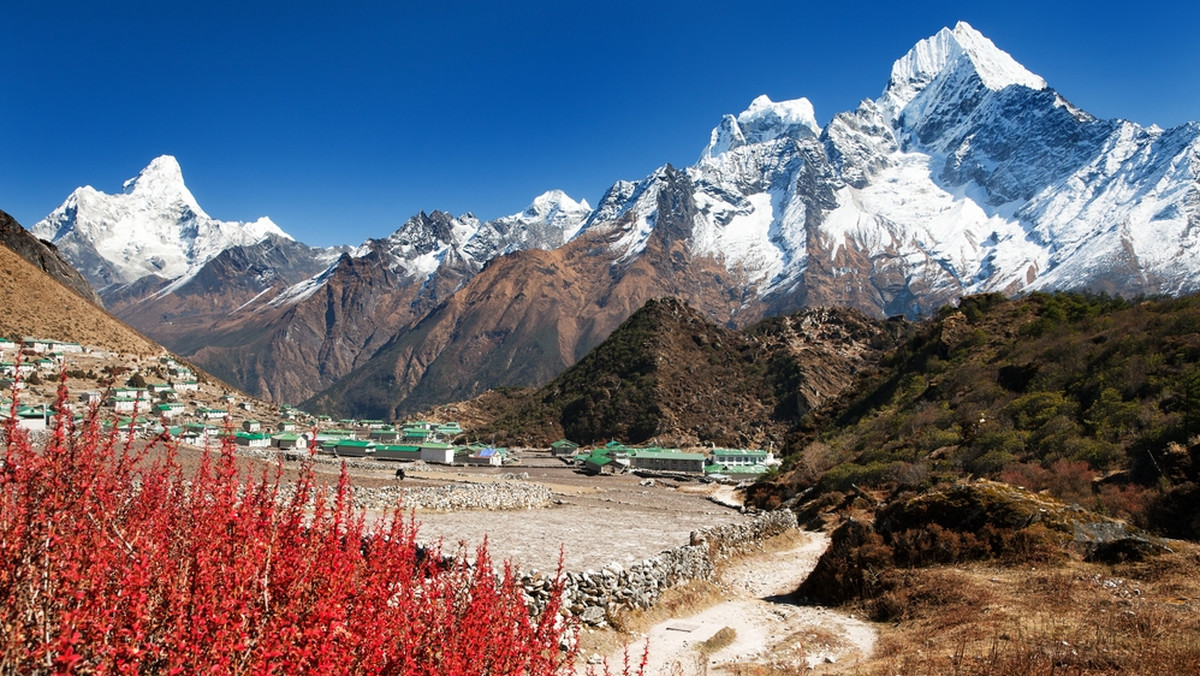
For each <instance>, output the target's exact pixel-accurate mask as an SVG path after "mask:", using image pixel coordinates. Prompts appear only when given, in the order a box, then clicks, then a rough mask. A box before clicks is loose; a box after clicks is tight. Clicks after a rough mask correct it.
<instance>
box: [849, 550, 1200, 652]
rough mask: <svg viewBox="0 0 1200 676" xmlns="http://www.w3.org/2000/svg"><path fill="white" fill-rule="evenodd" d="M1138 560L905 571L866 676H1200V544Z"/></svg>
mask: <svg viewBox="0 0 1200 676" xmlns="http://www.w3.org/2000/svg"><path fill="white" fill-rule="evenodd" d="M1178 549H1179V550H1180V551H1178V552H1177V553H1173V554H1167V555H1164V556H1162V557H1159V558H1157V559H1154V560H1151V561H1148V562H1144V563H1137V564H1123V565H1118V566H1106V565H1100V564H1090V563H1083V562H1079V561H1069V562H1065V563H1061V564H1057V565H1054V566H1052V567H1048V568H1045V567H1030V566H1018V567H1009V568H997V567H995V566H989V565H984V564H978V565H972V566H967V567H934V568H929V569H924V570H909V571H903V574H904V575H905V580H904V584H903V585H902V586H901V587H900V589H902V590H903V593H901V594H895V595H892V597H891V598H888V599H887V600H886V601H885V600H884V599H882V598H881V599H878V600H876V602H886V603H889V604H893V605H894V606H896V607H894V608H891V609H890V610H892V611H893V616H894V617H897V618H898V621H897V622H895V623H894V624H893V625H891V626H888V627H885V628H883V629H882V631H881V636H880V641H879V643H878V644H877V647H876V651H875V655H874V656H873V658H872V659H871V660H870V661H868V662H866V663H863V664H860V665H858V666H857V667H856V671H857V672H859V673H866V674H930V673H947V674H1050V673H1056V674H1057V673H1067V674H1108V673H1137V674H1183V673H1200V612H1198V611H1200V548H1197V547H1196V546H1194V545H1188V544H1179V545H1178Z"/></svg>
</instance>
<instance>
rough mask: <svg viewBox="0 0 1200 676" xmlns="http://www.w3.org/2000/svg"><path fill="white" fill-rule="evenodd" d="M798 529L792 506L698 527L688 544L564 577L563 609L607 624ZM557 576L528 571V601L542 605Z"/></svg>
mask: <svg viewBox="0 0 1200 676" xmlns="http://www.w3.org/2000/svg"><path fill="white" fill-rule="evenodd" d="M793 528H796V514H795V512H793V511H791V510H790V509H784V510H779V511H774V512H767V513H765V514H760V515H758V516H757V517H755V518H753V519H751V520H750V521H747V522H742V523H733V524H727V525H724V526H715V527H713V528H704V529H701V530H697V531H693V532H692V534H691V537H690V538H689V540H690V541H689V543H688V544H686V545H682V546H679V547H676V548H674V549H668V550H666V551H664V552H662V553H661V554H659V555H658V556H654V557H651V558H648V559H645V560H643V561H640V562H638V563H635V564H633V565H631V566H629V567H624V566H621V565H619V564H616V563H610V564H608V565H607V566H605V567H603V568H601V569H600V570H586V571H584V572H582V573H575V572H568V573H565V574H564V575H563V578H564V579H563V595H564V597H563V609H564V611H565V612H568V613H570V614H571V615H574V616H576V617H578V618H579V619H580V620H581V621H582V622H583V623H584V624H587V625H591V626H602V625H604V624H606V623H607V621H608V618H609V617H611V616H612V615H614V614H615V613H618V612H621V611H624V610H632V609H639V608H649V607H650V606H652V605H654V604H655V603H656V602H657V601H658V599H659V598H661V597H662V595H663V592H665V591H666V590H668V589H670V588H671V587H675V586H678V585H682V584H685V583H687V582H690V581H692V580H711V579H713V578H714V576H715V575H716V572H717V565H718V564H719V563H721V562H722V561H724V560H726V559H728V558H729V557H731V556H733V555H735V554H740V553H744V552H748V551H751V550H753V549H756V548H758V547H759V546H760V543H761V541H762V540H764V539H766V538H769V537H771V536H774V535H779V534H781V533H784V532H786V531H788V530H791V529H793ZM553 578H554V576H553V575H545V574H542V573H539V572H537V571H531V572H527V573H523V574H522V575H521V576H520V583H521V585H522V587H523V588H524V590H525V595H526V600H527V602H528V603H529V604H530V605H531V606H532V607H534V608H543V607H545V604H546V603H547V602H548V601H549V600H550V595H551V594H552V593H553V592H554V580H553Z"/></svg>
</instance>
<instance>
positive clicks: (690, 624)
mask: <svg viewBox="0 0 1200 676" xmlns="http://www.w3.org/2000/svg"><path fill="white" fill-rule="evenodd" d="M828 546H829V539H828V537H827V536H826V535H824V534H821V533H806V537H805V538H804V539H803V540H802V541H801V542H800V543H799V544H798V545H797V546H795V547H793V548H791V549H788V550H785V551H781V552H773V553H769V554H763V555H760V556H754V557H750V558H747V559H743V560H742V561H739V562H738V564H736V565H735V566H732V567H731V568H729V569H727V570H726V571H724V573H723V575H722V580H721V582H722V586H723V587H725V588H726V589H728V590H729V599H728V600H727V601H725V602H723V603H720V604H718V605H715V606H712V607H711V608H708V609H707V610H704V611H702V612H700V613H697V614H695V615H692V616H690V617H680V618H675V619H672V620H670V621H667V622H662V623H660V624H657V625H655V626H654V627H652V628H651V629H650V631H649V633H648V637H649V640H650V660H649V665H648V667H647V669H646V674H647V676H659V675H666V674H709V675H712V676H718V675H722V674H734V673H736V671H735V669H734V666H735V665H738V664H741V665H746V664H762V665H769V666H772V667H775V668H778V669H782V670H788V671H791V670H795V671H806V670H808V669H810V668H811V669H813V670H815V672H816V673H820V672H821V671H824V670H826V669H831V668H832V669H837V668H841V667H845V666H846V664H847V663H851V664H852V663H853V662H854V661H856V660H858V659H861V658H863V657H865V656H867V655H870V654H871V651H872V649H873V648H874V645H875V638H876V632H875V629H874V628H873V627H872V626H871V625H869V624H868V623H866V622H863V621H862V620H859V619H856V618H854V617H853V616H850V615H846V614H843V613H840V612H837V611H834V610H831V609H828V608H822V607H819V606H800V605H795V604H794V602H793V601H791V600H790V599H787V598H786V597H785V595H786V594H788V593H790V592H791V591H793V590H794V589H796V587H797V586H799V584H800V582H802V581H803V580H804V578H805V577H807V576H808V574H809V573H810V572H811V571H812V569H813V567H814V566H815V565H816V562H817V559H818V558H819V557H820V556H821V553H822V552H824V551H825V549H826V547H828ZM724 627H730V628H732V629H733V630H734V631H735V632H736V637H735V639H734V640H733V642H732V643H731V644H729V645H728V646H726V647H724V648H721V649H720V650H718V651H716V652H714V653H711V654H709V655H707V656H704V655H702V654H701V652H700V651H699V648H700V647H701V644H702V643H704V642H705V641H707V640H708V639H710V638H712V637H713V635H714V634H716V633H717V632H718V631H720V630H721V629H722V628H724ZM634 648H636V646H634ZM609 663H610V664H619V663H620V656H619V655H615V656H610V657H609Z"/></svg>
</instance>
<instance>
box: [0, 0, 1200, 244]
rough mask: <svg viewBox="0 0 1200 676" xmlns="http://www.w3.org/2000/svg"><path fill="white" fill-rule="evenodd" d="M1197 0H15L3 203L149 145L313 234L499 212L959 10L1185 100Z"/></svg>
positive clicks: (1074, 66)
mask: <svg viewBox="0 0 1200 676" xmlns="http://www.w3.org/2000/svg"><path fill="white" fill-rule="evenodd" d="M1198 6H1200V3H1196V2H1195V1H1194V0H1167V1H1166V2H1159V3H1131V2H1120V3H1117V2H1104V1H1099V2H1087V3H1084V2H1070V3H1065V2H1047V1H1045V0H1040V1H1039V2H1024V1H1018V0H1011V1H1008V2H996V3H978V2H977V3H969V4H968V3H951V2H916V3H904V2H886V3H874V2H858V3H828V2H826V3H819V4H818V3H805V2H798V1H795V0H792V1H787V0H782V1H771V2H743V3H735V2H728V1H724V2H709V1H697V2H654V1H653V0H635V1H628V0H607V1H605V2H582V1H572V0H560V1H555V2H529V1H523V0H514V1H511V2H463V1H458V0H442V1H440V2H400V1H397V2H391V1H388V2H382V1H378V2H359V1H357V0H344V1H342V2H336V3H334V2H327V1H321V2H309V1H307V0H293V1H291V2H286V3H276V2H253V1H252V0H247V1H246V2H224V0H209V1H206V2H191V1H180V2H161V1H155V2H146V1H143V0H132V1H125V2H120V3H99V2H21V3H9V6H7V7H6V8H5V10H4V12H3V20H4V24H3V25H4V40H3V47H2V49H0V97H2V99H0V209H4V210H6V211H9V212H10V213H12V214H13V215H14V216H15V217H16V218H17V219H18V220H19V221H20V222H22V223H23V224H25V225H26V226H31V225H33V223H35V222H36V221H37V220H39V219H41V218H42V217H44V216H45V215H46V214H47V213H49V212H50V211H51V210H52V209H53V208H54V207H56V206H58V204H60V203H61V202H62V200H63V199H64V198H65V197H66V196H67V195H68V194H69V193H70V191H71V190H73V189H74V188H75V187H76V186H79V185H84V184H90V185H92V186H94V187H96V188H98V189H100V190H104V191H106V192H116V191H119V190H120V186H121V183H122V181H124V180H125V179H127V178H130V177H132V176H134V175H136V173H137V172H138V171H139V170H140V169H141V168H142V167H143V166H145V165H146V164H147V163H148V162H149V161H150V160H151V159H152V158H153V157H155V156H157V155H161V154H172V155H175V156H176V157H178V158H179V161H180V163H181V165H182V166H183V172H184V177H185V179H186V180H187V183H188V186H189V187H190V188H191V190H192V192H193V193H194V194H195V195H196V198H197V200H198V201H199V202H200V205H201V206H202V207H204V209H205V210H206V211H208V213H209V214H211V215H212V216H214V217H216V218H221V219H226V220H252V219H255V218H258V217H259V216H264V215H265V216H270V217H271V218H272V219H273V220H275V222H276V223H278V224H279V225H280V226H281V227H282V228H283V229H284V230H286V231H288V232H289V233H291V234H292V235H293V236H295V237H296V238H297V239H300V240H302V241H305V242H308V243H310V244H318V245H329V244H341V243H347V244H357V243H359V242H361V241H362V240H363V239H365V238H367V237H382V236H386V235H387V234H389V233H390V232H392V231H393V230H394V229H395V228H397V227H398V226H399V225H400V224H401V223H403V221H404V220H405V219H406V218H408V216H410V215H411V214H413V213H416V212H417V211H421V210H425V211H432V210H434V209H441V210H444V211H449V212H452V213H454V214H460V213H463V212H467V211H470V212H473V213H475V214H476V215H477V216H480V217H482V218H493V217H496V216H501V215H506V214H510V213H515V212H517V211H520V210H521V209H522V208H524V207H525V206H526V205H527V204H528V203H529V202H530V201H531V200H532V199H533V197H535V196H536V195H538V194H539V193H541V192H543V191H545V190H548V189H551V188H562V189H563V190H566V191H567V192H568V193H569V194H570V195H571V196H572V197H574V198H576V199H583V198H586V199H587V200H588V201H589V202H590V203H592V204H593V205H595V203H596V202H597V201H598V200H599V198H600V196H601V195H602V194H603V192H604V190H605V189H606V188H607V187H608V186H609V185H611V184H612V182H614V181H616V180H618V179H637V178H641V177H642V176H644V175H646V174H647V173H649V172H651V171H652V170H654V169H655V168H656V167H658V166H661V165H663V164H665V163H667V162H670V163H673V164H675V165H676V166H687V165H690V164H692V163H693V162H694V161H695V159H696V157H697V156H698V154H699V152H700V150H701V149H702V148H703V147H704V145H705V143H706V142H707V140H708V133H709V131H710V130H711V129H712V127H713V126H714V125H716V123H717V122H718V121H719V120H720V118H721V115H722V114H724V113H737V112H740V111H741V110H742V109H744V108H745V107H746V106H747V105H748V104H749V103H750V101H751V100H752V99H753V98H754V97H755V96H757V95H759V94H764V93H765V94H767V95H769V96H770V97H771V98H772V99H775V100H777V101H778V100H784V99H791V98H797V97H800V96H805V97H808V98H809V99H810V100H811V101H812V102H813V105H814V106H815V108H816V111H817V118H818V121H819V122H821V123H822V124H824V123H825V122H827V121H828V120H829V118H830V117H832V116H833V115H834V114H835V113H837V112H840V111H843V110H848V109H851V108H853V107H855V106H856V105H857V103H858V101H859V100H861V99H863V98H874V97H876V96H878V95H879V93H880V91H881V90H882V88H883V86H884V84H885V83H886V81H887V77H888V74H889V71H890V68H891V64H892V62H893V61H895V60H896V59H897V58H899V57H900V56H902V55H903V54H904V53H905V52H907V51H908V49H909V48H910V47H911V46H912V45H913V44H914V43H916V42H917V41H918V40H920V39H922V38H925V37H928V36H930V35H932V34H933V33H935V32H936V31H937V30H939V29H940V28H942V27H943V26H953V25H954V23H955V22H956V21H958V20H959V19H962V20H966V21H968V22H969V23H971V25H973V26H974V27H975V28H976V29H978V30H979V31H980V32H982V33H983V34H984V35H986V36H988V37H989V38H991V39H992V40H993V41H994V42H995V43H996V44H997V46H999V47H1000V48H1001V49H1003V50H1005V51H1007V52H1009V53H1010V54H1012V55H1013V57H1014V58H1016V60H1017V61H1019V62H1021V63H1022V64H1024V65H1025V66H1026V67H1027V68H1029V69H1030V70H1031V71H1033V72H1035V73H1037V74H1039V75H1041V76H1043V77H1044V78H1046V80H1047V81H1048V82H1049V83H1050V86H1052V87H1054V88H1055V89H1057V90H1058V91H1059V92H1060V93H1062V94H1063V95H1064V96H1065V97H1066V98H1068V99H1069V100H1071V101H1072V102H1074V103H1075V104H1076V105H1078V106H1080V107H1082V108H1084V109H1085V110H1087V111H1089V112H1091V113H1093V114H1095V115H1097V116H1100V117H1123V118H1126V119H1130V120H1133V121H1135V122H1138V123H1141V124H1145V125H1149V124H1158V125H1160V126H1163V127H1170V126H1174V125H1177V124H1181V123H1184V122H1186V121H1189V120H1200V8H1198Z"/></svg>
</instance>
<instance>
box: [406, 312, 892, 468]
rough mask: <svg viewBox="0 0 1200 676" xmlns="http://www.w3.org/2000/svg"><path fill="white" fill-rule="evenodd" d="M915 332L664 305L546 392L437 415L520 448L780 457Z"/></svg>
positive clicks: (504, 396) (477, 402) (487, 400)
mask: <svg viewBox="0 0 1200 676" xmlns="http://www.w3.org/2000/svg"><path fill="white" fill-rule="evenodd" d="M907 326H908V324H907V323H906V322H880V321H876V320H870V319H867V318H866V317H864V316H863V315H862V314H860V313H858V312H856V311H853V310H829V309H819V310H809V311H806V312H802V313H797V314H795V315H790V316H788V317H779V318H774V319H770V320H766V321H764V322H761V323H759V324H757V325H755V326H753V327H750V328H748V329H745V330H742V331H734V330H732V329H728V328H725V327H723V326H720V325H717V324H715V323H713V322H712V321H710V320H709V319H708V318H707V317H705V316H704V314H703V313H701V312H700V311H698V310H696V309H694V308H692V307H690V306H688V305H686V304H684V303H682V302H681V301H679V300H677V299H673V298H661V299H655V300H651V301H649V302H648V303H646V304H645V305H644V306H643V307H642V308H641V309H640V310H638V311H637V312H635V313H634V314H633V316H631V317H630V318H629V319H628V320H626V321H625V322H624V323H622V324H621V326H620V327H618V328H617V330H616V331H614V332H613V333H612V334H611V335H610V336H609V337H608V338H607V339H606V340H605V341H604V342H603V343H601V344H600V345H599V346H597V347H596V348H595V349H594V350H592V351H591V352H589V353H588V354H587V355H586V356H584V357H583V358H582V359H581V360H579V362H578V363H577V364H575V365H573V366H571V367H570V368H568V369H567V370H565V371H564V372H563V373H562V374H561V375H559V376H558V377H557V378H555V379H554V380H553V381H552V382H550V383H549V384H548V385H546V386H545V387H543V388H541V389H538V390H532V389H523V390H515V389H505V390H497V391H492V392H488V393H486V394H484V395H483V396H480V397H478V398H477V399H474V400H471V401H469V402H464V403H461V404H455V405H452V406H443V407H437V408H436V409H435V410H434V411H431V412H430V413H429V415H430V416H431V417H435V418H436V417H446V416H452V417H456V419H458V420H460V421H462V422H463V424H464V427H465V428H466V429H468V430H470V432H471V433H473V434H476V435H479V436H480V437H481V438H482V437H489V438H491V437H494V438H495V439H497V440H499V441H503V442H504V443H510V444H545V443H548V442H550V441H553V440H555V439H557V438H561V437H564V436H565V437H567V438H570V439H573V440H576V441H579V442H584V443H590V442H594V441H599V440H604V439H620V440H624V441H628V442H641V441H646V440H649V439H651V438H653V439H655V440H656V441H657V442H658V443H662V444H668V445H677V446H697V445H707V444H718V445H735V446H747V445H749V446H761V447H764V448H765V447H768V446H771V445H774V446H776V447H779V446H780V445H781V444H782V443H783V440H784V437H785V434H786V432H787V430H788V429H790V428H791V427H792V426H793V425H794V424H795V423H796V422H797V421H798V420H799V419H800V418H802V417H803V416H804V415H806V414H807V413H808V412H809V411H811V410H812V409H814V408H815V407H817V406H820V405H821V404H822V403H823V402H824V401H826V400H827V399H828V398H830V397H836V396H838V395H839V394H841V393H842V391H843V390H845V389H846V388H847V387H849V386H850V385H851V384H852V383H853V382H854V380H855V378H856V377H857V376H858V374H859V373H861V372H863V371H864V370H869V369H870V368H871V367H872V365H873V364H874V363H875V361H876V360H877V359H878V358H879V357H880V355H882V354H883V351H884V350H885V349H887V348H888V347H889V346H891V345H894V344H895V342H896V341H898V340H899V339H900V337H901V336H902V334H903V333H904V330H905V327H907Z"/></svg>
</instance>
